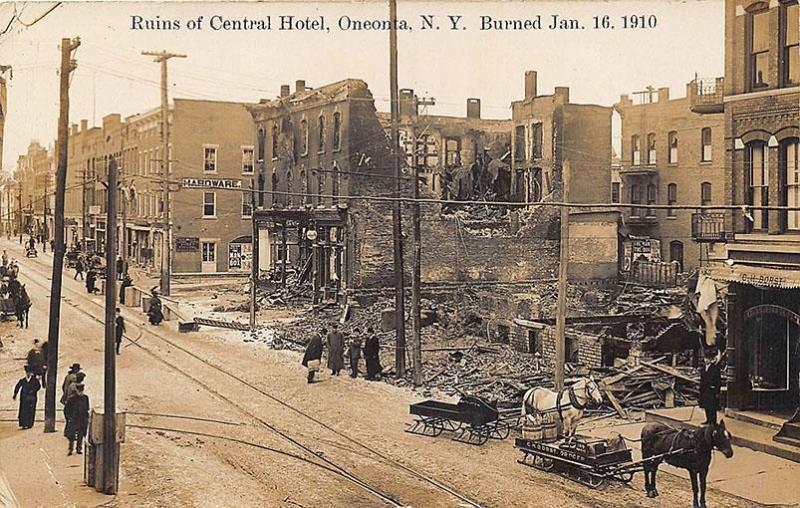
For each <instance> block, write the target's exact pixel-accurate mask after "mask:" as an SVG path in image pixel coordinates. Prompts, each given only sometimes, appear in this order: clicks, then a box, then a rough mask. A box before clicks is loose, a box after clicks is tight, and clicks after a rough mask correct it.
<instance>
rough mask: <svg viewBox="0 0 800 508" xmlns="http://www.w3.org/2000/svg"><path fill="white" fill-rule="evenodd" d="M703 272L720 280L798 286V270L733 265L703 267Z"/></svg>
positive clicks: (758, 284)
mask: <svg viewBox="0 0 800 508" xmlns="http://www.w3.org/2000/svg"><path fill="white" fill-rule="evenodd" d="M703 273H704V274H705V275H706V276H707V277H711V278H712V279H714V280H717V281H721V282H738V283H739V284H748V285H750V286H757V287H764V288H777V289H797V288H800V270H779V269H774V268H763V267H756V266H744V265H734V266H714V267H709V268H704V269H703Z"/></svg>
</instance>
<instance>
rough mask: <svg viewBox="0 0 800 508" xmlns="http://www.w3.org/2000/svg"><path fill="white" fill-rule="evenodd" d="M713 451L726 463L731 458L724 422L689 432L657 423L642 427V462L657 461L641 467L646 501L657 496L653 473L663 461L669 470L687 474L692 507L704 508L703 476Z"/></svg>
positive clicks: (729, 442) (704, 489) (731, 452)
mask: <svg viewBox="0 0 800 508" xmlns="http://www.w3.org/2000/svg"><path fill="white" fill-rule="evenodd" d="M714 448H716V449H717V450H719V451H721V452H722V454H723V455H725V457H726V458H728V459H729V458H731V457H733V449H732V448H731V434H730V432H728V431H727V430H725V422H724V421H720V422H719V424H716V425H703V426H702V427H700V428H697V429H692V430H688V429H680V430H679V429H675V428H672V427H670V426H668V425H664V424H663V423H658V422H652V423H648V424H647V425H645V426H644V428H642V459H643V460H645V461H647V459H648V458H650V457H657V458H655V459H653V460H651V461H647V462H645V465H644V488H645V490H646V491H647V497H656V496H658V490H656V473H657V472H658V466H659V465H660V464H661V461H662V460H664V461H666V463H667V464H669V465H671V466H675V467H679V468H681V469H686V470H687V471H689V478H690V479H691V480H692V493H693V494H694V501H693V504H692V506H693V508H706V476H707V475H708V468H709V466H710V465H711V451H712V450H713V449H714ZM659 456H660V457H659ZM698 483H699V488H698ZM698 491H699V493H698ZM698 494H699V495H698Z"/></svg>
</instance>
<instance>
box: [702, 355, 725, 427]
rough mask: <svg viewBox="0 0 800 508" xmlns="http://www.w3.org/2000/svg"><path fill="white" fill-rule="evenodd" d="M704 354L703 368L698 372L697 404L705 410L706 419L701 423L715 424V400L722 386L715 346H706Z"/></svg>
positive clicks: (716, 404)
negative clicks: (698, 395)
mask: <svg viewBox="0 0 800 508" xmlns="http://www.w3.org/2000/svg"><path fill="white" fill-rule="evenodd" d="M704 356H705V358H704V362H703V363H704V365H703V370H702V371H701V372H700V397H699V399H698V405H699V406H700V407H701V408H703V409H704V410H705V412H706V421H705V422H703V425H715V424H716V423H717V408H718V401H717V400H718V398H719V392H720V387H721V386H722V371H721V369H720V365H719V355H718V354H717V349H716V348H714V347H710V348H706V350H705V354H704Z"/></svg>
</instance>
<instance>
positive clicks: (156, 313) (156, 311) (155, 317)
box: [147, 289, 164, 325]
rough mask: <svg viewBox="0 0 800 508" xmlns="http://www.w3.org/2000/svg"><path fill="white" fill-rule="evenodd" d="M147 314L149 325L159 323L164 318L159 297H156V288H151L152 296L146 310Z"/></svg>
mask: <svg viewBox="0 0 800 508" xmlns="http://www.w3.org/2000/svg"><path fill="white" fill-rule="evenodd" d="M147 316H148V318H149V319H150V324H151V325H158V324H161V321H163V320H164V313H163V311H162V310H161V298H159V297H158V290H157V289H153V292H152V296H151V297H150V307H149V308H148V310H147Z"/></svg>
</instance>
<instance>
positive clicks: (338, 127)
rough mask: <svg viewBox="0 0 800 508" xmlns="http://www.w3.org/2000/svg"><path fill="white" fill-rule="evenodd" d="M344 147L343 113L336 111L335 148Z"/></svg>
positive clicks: (334, 118)
mask: <svg viewBox="0 0 800 508" xmlns="http://www.w3.org/2000/svg"><path fill="white" fill-rule="evenodd" d="M341 148H342V114H341V113H339V112H336V113H334V114H333V149H334V150H339V149H341Z"/></svg>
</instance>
